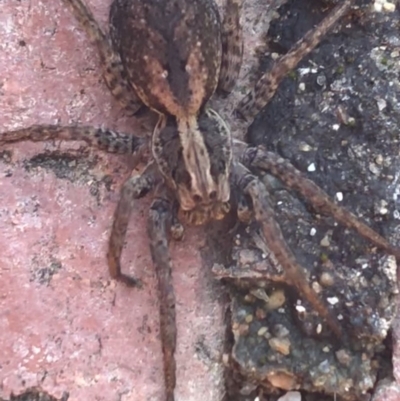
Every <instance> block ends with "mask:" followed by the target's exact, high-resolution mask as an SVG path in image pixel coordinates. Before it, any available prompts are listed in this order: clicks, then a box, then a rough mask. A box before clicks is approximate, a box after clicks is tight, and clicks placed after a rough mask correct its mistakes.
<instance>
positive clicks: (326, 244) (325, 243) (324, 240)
mask: <svg viewBox="0 0 400 401" xmlns="http://www.w3.org/2000/svg"><path fill="white" fill-rule="evenodd" d="M319 244H320V245H321V246H323V247H324V248H328V247H329V246H330V245H331V243H330V242H329V238H328V235H325V237H324V238H322V240H321V241H320V243H319Z"/></svg>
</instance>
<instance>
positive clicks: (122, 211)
mask: <svg viewBox="0 0 400 401" xmlns="http://www.w3.org/2000/svg"><path fill="white" fill-rule="evenodd" d="M158 180H159V175H158V169H157V165H156V164H155V162H154V161H152V162H150V163H149V164H148V165H147V166H146V168H145V169H144V171H143V172H142V174H141V175H139V176H138V175H133V174H132V175H131V176H130V177H129V178H128V179H127V180H126V181H125V182H124V184H123V186H122V190H121V198H120V200H119V202H118V205H117V208H116V209H115V213H114V220H113V226H112V229H111V235H110V239H109V243H108V252H107V260H108V270H109V272H110V275H111V277H112V278H115V279H117V280H120V281H122V282H124V283H125V284H127V285H130V286H135V285H138V281H137V280H136V279H134V278H132V277H130V276H128V275H125V274H123V273H122V272H121V263H120V260H121V253H122V247H123V245H124V241H125V236H126V230H127V228H128V223H129V218H130V216H131V212H132V209H133V203H134V202H133V201H134V199H139V198H142V197H144V196H145V195H147V194H148V193H149V191H150V190H151V189H153V187H154V186H155V185H156V184H157V182H158Z"/></svg>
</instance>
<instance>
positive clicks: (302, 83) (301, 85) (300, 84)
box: [299, 82, 306, 92]
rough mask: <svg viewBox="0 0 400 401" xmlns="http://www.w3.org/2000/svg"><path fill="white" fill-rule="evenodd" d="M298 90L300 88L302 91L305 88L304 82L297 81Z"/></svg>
mask: <svg viewBox="0 0 400 401" xmlns="http://www.w3.org/2000/svg"><path fill="white" fill-rule="evenodd" d="M299 90H301V91H302V92H304V91H305V90H306V84H305V83H304V82H300V83H299Z"/></svg>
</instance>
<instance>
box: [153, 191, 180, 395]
mask: <svg viewBox="0 0 400 401" xmlns="http://www.w3.org/2000/svg"><path fill="white" fill-rule="evenodd" d="M158 192H159V193H158V194H157V195H158V196H157V195H156V198H155V199H154V201H153V203H152V205H151V207H150V214H149V220H148V228H147V230H148V235H149V238H150V250H151V256H152V259H153V264H154V267H155V270H156V275H157V280H158V292H159V302H160V336H161V344H162V351H163V364H164V380H165V389H166V401H174V389H175V385H176V362H175V356H174V355H175V349H176V337H177V330H176V312H175V293H174V288H173V283H172V277H171V271H172V263H171V257H170V253H169V248H168V237H169V233H170V230H171V224H173V223H174V221H173V220H174V216H173V210H172V205H171V202H170V200H169V199H168V197H167V196H165V195H166V194H165V191H163V190H161V191H158Z"/></svg>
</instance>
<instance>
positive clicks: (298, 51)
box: [237, 0, 354, 121]
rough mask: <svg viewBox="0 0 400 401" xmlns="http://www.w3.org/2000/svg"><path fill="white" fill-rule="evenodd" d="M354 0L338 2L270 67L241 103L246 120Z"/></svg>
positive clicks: (268, 97)
mask: <svg viewBox="0 0 400 401" xmlns="http://www.w3.org/2000/svg"><path fill="white" fill-rule="evenodd" d="M353 3H354V0H344V1H343V2H341V3H340V4H338V5H337V6H336V7H335V8H334V9H333V10H332V11H331V12H330V13H329V14H328V15H327V16H326V17H325V18H324V19H323V20H322V21H321V22H320V24H318V25H317V26H316V27H315V28H314V29H312V30H311V31H309V32H307V33H306V35H305V36H304V37H303V38H302V39H301V40H299V41H298V42H297V43H296V44H295V45H294V46H293V47H292V48H291V49H290V50H289V52H288V53H287V54H285V55H284V56H282V57H280V58H279V59H278V60H276V61H275V63H274V64H273V66H272V67H271V69H270V70H269V71H268V72H266V73H265V74H264V75H263V76H262V77H261V78H260V79H259V80H258V82H257V83H256V85H255V87H254V89H253V90H252V91H251V92H250V93H249V94H248V95H246V96H245V97H244V98H243V99H242V100H241V102H240V103H239V105H238V107H237V110H238V113H239V114H240V115H241V116H242V117H243V118H244V119H245V120H247V121H250V120H251V119H253V118H254V117H255V116H256V114H257V113H259V112H260V111H261V109H262V108H263V107H264V106H266V105H267V103H268V102H269V101H270V100H271V99H272V97H273V96H274V95H275V92H276V90H277V89H278V86H279V84H280V83H281V81H282V80H283V78H285V76H286V75H287V74H288V73H289V72H290V71H292V70H293V69H294V68H295V67H296V66H297V64H298V63H299V62H300V61H301V60H302V59H303V58H304V57H305V56H306V55H307V54H309V53H310V52H311V51H312V50H313V49H314V48H315V47H316V46H317V45H318V44H319V42H320V41H321V40H322V38H323V37H324V36H325V35H326V34H327V32H328V31H329V30H331V29H332V27H333V26H334V25H335V24H336V22H337V21H338V20H339V19H340V18H341V17H343V15H344V14H346V12H347V11H348V10H349V9H350V7H351V5H352V4H353Z"/></svg>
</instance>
